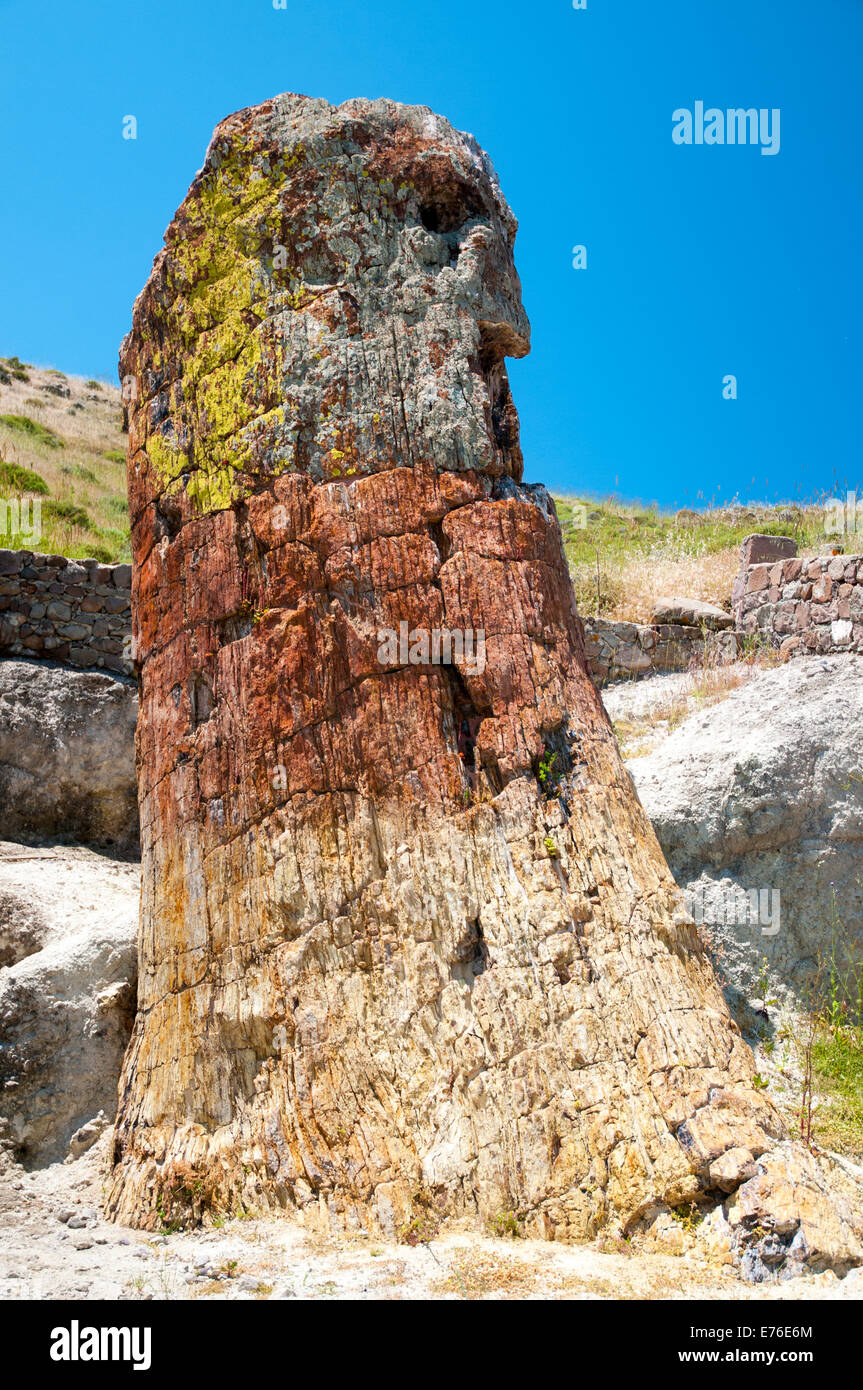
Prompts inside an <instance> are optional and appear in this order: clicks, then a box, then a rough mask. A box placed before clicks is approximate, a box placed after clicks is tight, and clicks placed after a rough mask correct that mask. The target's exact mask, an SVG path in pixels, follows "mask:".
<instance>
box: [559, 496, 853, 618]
mask: <svg viewBox="0 0 863 1390" xmlns="http://www.w3.org/2000/svg"><path fill="white" fill-rule="evenodd" d="M555 505H556V507H557V514H558V517H559V519H560V524H561V529H562V530H563V538H564V546H565V549H566V554H567V558H568V560H569V566H570V570H571V571H572V576H573V581H574V584H575V592H576V597H577V599H578V607H579V612H580V613H582V614H583V615H591V616H601V617H606V618H629V619H631V620H633V621H636V622H648V621H649V620H650V617H651V613H652V610H653V604H654V601H655V600H656V599H657V598H660V597H663V596H666V597H667V596H683V597H686V598H699V599H703V600H705V601H706V602H707V603H715V604H717V605H718V606H719V607H728V604H729V600H730V597H731V586H732V584H733V582H734V576H735V574H736V573H737V567H738V564H739V559H740V553H739V548H740V542H741V541H742V540H743V538H744V536H748V535H750V534H751V533H752V532H753V531H760V532H763V533H766V534H768V535H780V536H793V537H794V538H795V540H796V541H797V543H798V545H799V547H800V552H801V554H807V553H815V552H817V551H819V550H821V549H823V548H824V547H825V546H827V545H828V544H829V539H828V537H827V535H826V534H825V531H824V511H823V509H822V508H821V507H820V506H808V507H796V506H779V507H772V506H750V507H742V506H728V507H708V508H705V509H704V510H701V511H690V510H687V511H679V512H661V511H659V509H658V508H655V507H643V506H640V505H639V504H638V503H629V502H622V501H619V500H616V499H613V498H609V499H606V500H604V501H596V500H595V499H590V498H578V497H558V498H556V499H555Z"/></svg>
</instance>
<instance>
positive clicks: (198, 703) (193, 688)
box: [189, 671, 216, 729]
mask: <svg viewBox="0 0 863 1390" xmlns="http://www.w3.org/2000/svg"><path fill="white" fill-rule="evenodd" d="M189 703H190V705H191V707H192V728H193V729H197V728H198V726H199V725H200V724H206V722H207V720H208V719H209V718H210V716H211V714H212V713H213V710H214V709H215V707H216V697H215V694H214V692H213V684H212V681H211V680H210V677H209V676H208V675H207V674H206V672H204V671H196V672H194V674H193V675H192V676H190V678H189Z"/></svg>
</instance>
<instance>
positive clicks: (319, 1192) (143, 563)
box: [109, 96, 781, 1238]
mask: <svg viewBox="0 0 863 1390" xmlns="http://www.w3.org/2000/svg"><path fill="white" fill-rule="evenodd" d="M515 226H516V224H515V220H514V218H513V216H512V213H511V212H510V210H509V208H508V207H507V205H506V203H505V202H504V200H503V197H502V195H501V192H500V189H499V187H498V184H497V180H496V178H495V175H494V172H493V170H492V167H491V165H490V163H489V161H488V158H487V157H486V156H485V155H484V154H483V153H482V152H481V151H480V149H479V147H478V146H477V145H476V143H475V142H474V141H473V139H472V138H471V137H469V136H463V135H461V134H459V133H458V132H456V131H455V130H453V129H452V128H451V127H450V126H449V125H448V123H447V122H446V121H444V120H442V119H440V118H439V117H437V116H434V115H432V114H431V113H430V112H429V111H427V110H425V109H424V108H410V107H402V106H397V105H395V104H393V103H391V102H385V101H380V102H366V101H353V102H348V103H347V104H345V105H344V106H341V107H339V108H336V109H334V108H331V107H330V106H328V105H327V104H326V103H325V102H321V101H315V100H309V99H307V98H300V97H293V96H283V97H279V98H277V99H275V100H273V101H271V102H268V103H266V104H265V105H263V106H260V107H257V108H255V109H253V110H248V111H243V112H240V113H239V114H238V115H235V116H232V117H230V118H229V119H228V120H226V121H224V122H223V123H222V124H221V125H220V126H219V127H218V128H217V130H216V133H215V136H214V139H213V142H212V144H211V146H210V149H209V152H208V154H207V159H206V163H205V165H204V168H203V170H202V171H201V173H200V174H199V175H198V177H197V178H196V180H195V182H194V183H193V185H192V188H191V190H190V192H189V194H188V196H187V198H186V200H185V202H184V203H183V206H182V208H181V209H180V211H179V212H178V214H177V216H176V218H175V219H174V222H173V223H172V224H171V227H170V228H169V230H168V233H167V237H166V248H165V250H164V251H163V252H162V253H161V254H160V255H159V257H158V258H157V260H156V262H155V265H154V268H153V272H152V275H151V277H150V280H149V282H148V284H147V287H146V289H145V290H144V292H143V294H142V295H141V297H140V298H139V300H138V301H137V303H136V306H135V313H134V322H133V328H132V332H131V334H130V336H129V337H128V338H127V340H126V342H125V344H124V347H123V354H122V359H121V374H122V375H123V376H124V377H126V378H129V379H131V380H132V381H133V382H134V390H135V392H136V398H135V399H134V400H133V401H131V403H130V407H129V415H130V444H129V485H130V496H131V507H132V523H133V548H134V561H135V575H134V604H135V640H136V653H137V659H138V661H139V663H140V671H141V683H142V692H141V716H140V722H139V731H138V763H139V783H140V802H141V822H142V840H143V856H144V888H143V900H142V915H141V943H140V951H141V983H140V1013H139V1016H138V1020H137V1025H136V1028H135V1033H134V1037H133V1041H132V1044H131V1047H130V1051H129V1054H128V1057H127V1060H126V1066H125V1071H124V1076H123V1079H122V1082H121V1104H120V1118H119V1123H118V1128H117V1134H116V1142H115V1156H116V1167H115V1171H114V1179H113V1186H112V1191H111V1197H110V1203H109V1205H110V1208H111V1210H113V1212H114V1213H115V1214H116V1215H117V1216H118V1217H119V1218H122V1219H125V1220H130V1221H133V1222H138V1223H143V1224H146V1223H147V1222H148V1221H152V1220H153V1219H154V1213H156V1211H157V1210H158V1211H159V1212H160V1213H163V1214H164V1213H165V1212H166V1211H170V1212H174V1211H179V1210H181V1209H182V1210H185V1211H186V1212H187V1213H191V1214H192V1215H193V1216H196V1215H199V1214H200V1212H201V1211H202V1209H203V1208H205V1207H206V1206H207V1205H208V1204H222V1205H224V1206H225V1207H227V1208H234V1209H235V1208H236V1207H237V1206H239V1205H243V1206H245V1207H247V1208H248V1207H253V1208H255V1209H256V1210H272V1209H277V1208H281V1207H285V1208H288V1209H289V1210H296V1211H298V1212H300V1213H302V1214H304V1216H305V1217H306V1218H307V1219H309V1218H314V1219H316V1220H322V1221H325V1222H334V1223H336V1224H347V1225H351V1224H355V1225H360V1226H366V1227H370V1228H374V1227H380V1228H382V1229H383V1230H385V1231H392V1230H393V1229H398V1228H399V1227H400V1226H404V1225H406V1224H408V1223H410V1222H411V1221H412V1220H414V1219H415V1218H419V1219H421V1220H422V1221H425V1220H433V1219H436V1218H437V1217H440V1216H454V1217H460V1216H468V1217H476V1216H479V1217H484V1216H486V1215H489V1214H493V1213H495V1212H498V1211H500V1210H501V1209H502V1208H511V1209H513V1210H515V1211H517V1212H518V1213H519V1214H520V1217H521V1219H522V1220H523V1221H524V1223H525V1225H526V1227H527V1229H528V1230H530V1231H533V1232H538V1233H543V1234H547V1235H553V1234H556V1235H558V1236H561V1237H570V1238H585V1237H588V1236H590V1235H591V1234H592V1233H594V1232H595V1231H597V1230H598V1229H599V1228H601V1227H602V1226H603V1225H604V1224H606V1223H609V1222H615V1223H619V1224H625V1223H626V1222H628V1221H631V1220H632V1219H633V1218H635V1217H636V1216H637V1215H638V1214H639V1213H640V1212H641V1211H642V1210H644V1209H645V1208H646V1207H648V1206H649V1205H650V1204H652V1203H654V1202H656V1201H658V1200H664V1201H667V1202H671V1203H678V1202H682V1201H689V1200H691V1199H693V1198H695V1197H697V1196H698V1195H699V1194H703V1193H704V1192H705V1191H707V1190H709V1189H710V1187H711V1184H712V1183H714V1182H715V1179H714V1178H711V1176H710V1168H711V1165H714V1172H715V1173H717V1172H720V1171H721V1172H722V1180H723V1184H724V1186H723V1188H722V1190H723V1191H727V1190H728V1184H729V1179H728V1175H727V1173H725V1171H724V1168H723V1165H722V1164H721V1163H720V1164H717V1160H718V1159H720V1158H721V1156H722V1155H723V1154H724V1153H725V1152H727V1151H729V1150H732V1149H736V1150H740V1149H741V1148H745V1149H746V1150H747V1151H748V1152H749V1153H750V1154H751V1155H754V1156H755V1157H757V1156H758V1154H760V1153H762V1152H764V1151H765V1150H766V1149H767V1148H768V1147H769V1146H770V1144H771V1142H772V1138H773V1136H775V1135H777V1134H779V1133H780V1131H781V1126H780V1123H779V1120H778V1117H777V1115H776V1113H775V1111H774V1110H773V1108H772V1106H771V1105H770V1103H769V1102H768V1101H767V1100H766V1099H765V1098H764V1097H763V1096H762V1095H760V1094H759V1093H758V1092H757V1091H756V1090H755V1089H754V1088H753V1086H752V1084H751V1077H752V1070H753V1064H752V1058H751V1054H750V1052H749V1050H748V1048H747V1047H746V1046H745V1045H744V1043H743V1042H742V1040H741V1038H740V1036H739V1033H738V1030H737V1028H736V1027H735V1025H734V1024H733V1023H732V1021H731V1019H730V1017H729V1015H728V1012H727V1010H726V1007H725V1004H724V1002H723V999H722V995H721V993H720V990H719V988H718V986H717V984H716V981H715V979H714V976H713V973H712V970H711V968H710V966H709V963H708V962H707V960H706V958H705V955H704V953H703V951H702V948H701V946H700V944H699V941H698V938H697V935H696V932H695V929H694V927H693V925H692V923H691V922H689V921H687V920H686V919H685V917H684V916H683V914H682V912H681V900H680V895H679V893H678V891H677V889H676V888H675V885H674V883H673V880H672V879H671V877H670V874H669V872H668V870H667V868H666V865H665V862H664V860H663V858H662V854H661V852H660V850H659V847H658V844H657V841H656V838H655V836H654V834H653V831H652V829H651V827H650V824H649V822H648V820H647V818H646V816H645V815H644V813H643V811H642V809H641V806H640V805H639V802H638V800H637V797H636V795H635V793H634V791H633V787H632V784H631V782H630V779H629V776H628V774H627V773H626V771H625V769H624V768H623V765H622V763H621V759H620V756H619V753H618V750H617V746H616V744H615V740H614V736H613V733H612V730H611V728H610V725H609V722H608V719H607V718H606V716H605V713H604V711H603V708H602V706H601V703H600V700H599V697H598V695H597V693H596V691H595V690H594V688H593V685H592V683H591V681H590V679H589V677H588V675H587V673H586V669H585V655H584V646H583V637H582V631H581V626H580V623H579V620H578V617H577V614H576V610H575V603H574V598H573V592H572V586H571V583H570V580H569V576H568V572H567V567H566V563H565V559H564V555H563V551H562V546H561V539H560V533H559V529H558V525H557V521H556V518H555V516H554V511H553V508H552V506H551V505H550V502H549V499H548V497H547V495H546V494H545V493H544V491H543V490H542V489H537V488H533V489H529V488H525V487H522V486H521V484H520V482H519V479H520V477H521V468H522V462H521V453H520V449H519V443H518V421H517V416H516V413H515V409H514V407H513V404H512V398H511V396H510V392H509V386H508V383H507V376H506V371H505V367H504V361H503V359H504V357H505V356H506V355H516V356H521V355H523V354H524V353H525V352H526V351H527V348H528V324H527V320H526V318H525V314H524V311H523V309H522V307H521V299H520V287H519V282H518V278H517V275H516V272H515V268H514V264H513V255H512V247H513V241H514V236H515ZM402 620H405V621H407V622H408V623H409V625H410V627H411V628H412V629H413V628H416V627H420V626H422V627H425V628H443V627H446V628H449V629H460V628H472V629H474V630H476V629H484V631H485V634H486V647H487V650H486V665H485V669H484V670H482V671H479V670H478V669H474V670H471V669H469V668H468V666H467V665H466V664H464V663H462V664H461V666H460V667H456V666H452V667H446V666H435V665H427V666H425V667H420V666H416V665H411V664H410V663H407V664H405V665H402V666H400V667H396V668H391V667H383V666H382V665H381V662H380V660H379V659H378V647H379V640H380V638H379V633H380V630H381V629H383V628H394V629H398V625H399V622H400V621H402ZM462 719H469V720H471V721H473V722H472V723H471V724H470V725H469V726H468V727H470V728H472V729H473V730H474V731H475V732H476V741H475V747H474V748H470V747H467V748H466V747H465V746H464V745H462V747H461V748H460V746H459V729H460V728H461V720H462ZM544 750H553V751H556V753H557V761H556V763H555V772H557V771H558V770H560V771H562V772H563V776H562V779H561V781H560V784H559V787H558V788H557V790H559V791H560V792H561V795H560V796H559V797H557V796H552V797H549V796H547V795H545V794H544V789H543V787H542V785H541V784H540V781H539V780H538V778H537V768H538V760H539V758H540V757H541V755H542V754H543V751H544ZM462 755H465V756H462ZM471 757H473V760H474V765H475V766H474V769H473V770H472V769H471V768H470V767H469V766H468V765H466V764H469V763H470V760H471ZM726 1167H727V1165H726ZM741 1180H742V1178H741ZM731 1185H732V1186H733V1183H732V1184H731ZM716 1190H717V1192H718V1191H719V1189H718V1188H717V1189H716Z"/></svg>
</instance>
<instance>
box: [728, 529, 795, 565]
mask: <svg viewBox="0 0 863 1390" xmlns="http://www.w3.org/2000/svg"><path fill="white" fill-rule="evenodd" d="M796 554H797V542H796V541H795V540H794V539H793V537H792V536H762V535H759V534H755V535H752V536H747V537H746V538H745V539H744V540H743V541H741V543H740V567H741V569H747V568H748V567H749V565H763V564H775V563H776V561H777V560H790V559H791V557H792V556H794V555H796Z"/></svg>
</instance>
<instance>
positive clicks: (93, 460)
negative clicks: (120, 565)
mask: <svg viewBox="0 0 863 1390" xmlns="http://www.w3.org/2000/svg"><path fill="white" fill-rule="evenodd" d="M121 422H122V410H121V403H120V392H119V389H118V388H117V387H116V386H109V385H108V384H107V383H105V382H101V381H93V380H89V381H88V380H85V379H84V378H83V377H73V376H70V377H67V376H64V374H63V373H62V372H58V371H55V370H53V369H43V368H39V367H31V366H29V365H28V364H26V363H23V362H19V360H18V358H17V357H10V358H0V498H3V499H5V500H6V501H9V500H11V499H12V498H16V497H17V498H26V497H32V498H36V497H39V498H40V499H41V503H42V539H41V541H40V542H39V543H38V545H36V546H35V548H36V549H38V550H42V551H45V552H47V553H49V554H57V555H69V556H73V557H75V558H76V559H85V558H87V557H88V556H92V557H93V558H94V559H98V560H104V561H110V560H128V559H129V515H128V508H127V505H126V465H125V457H126V436H125V435H124V434H123V433H122V430H121ZM3 520H4V521H5V520H6V517H5V515H4V518H3ZM25 545H26V540H25V537H24V536H22V535H21V534H20V533H19V534H18V535H10V534H9V531H8V529H7V531H6V532H5V533H4V534H0V547H2V548H4V549H7V550H16V549H22V548H25ZM31 548H32V547H31Z"/></svg>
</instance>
